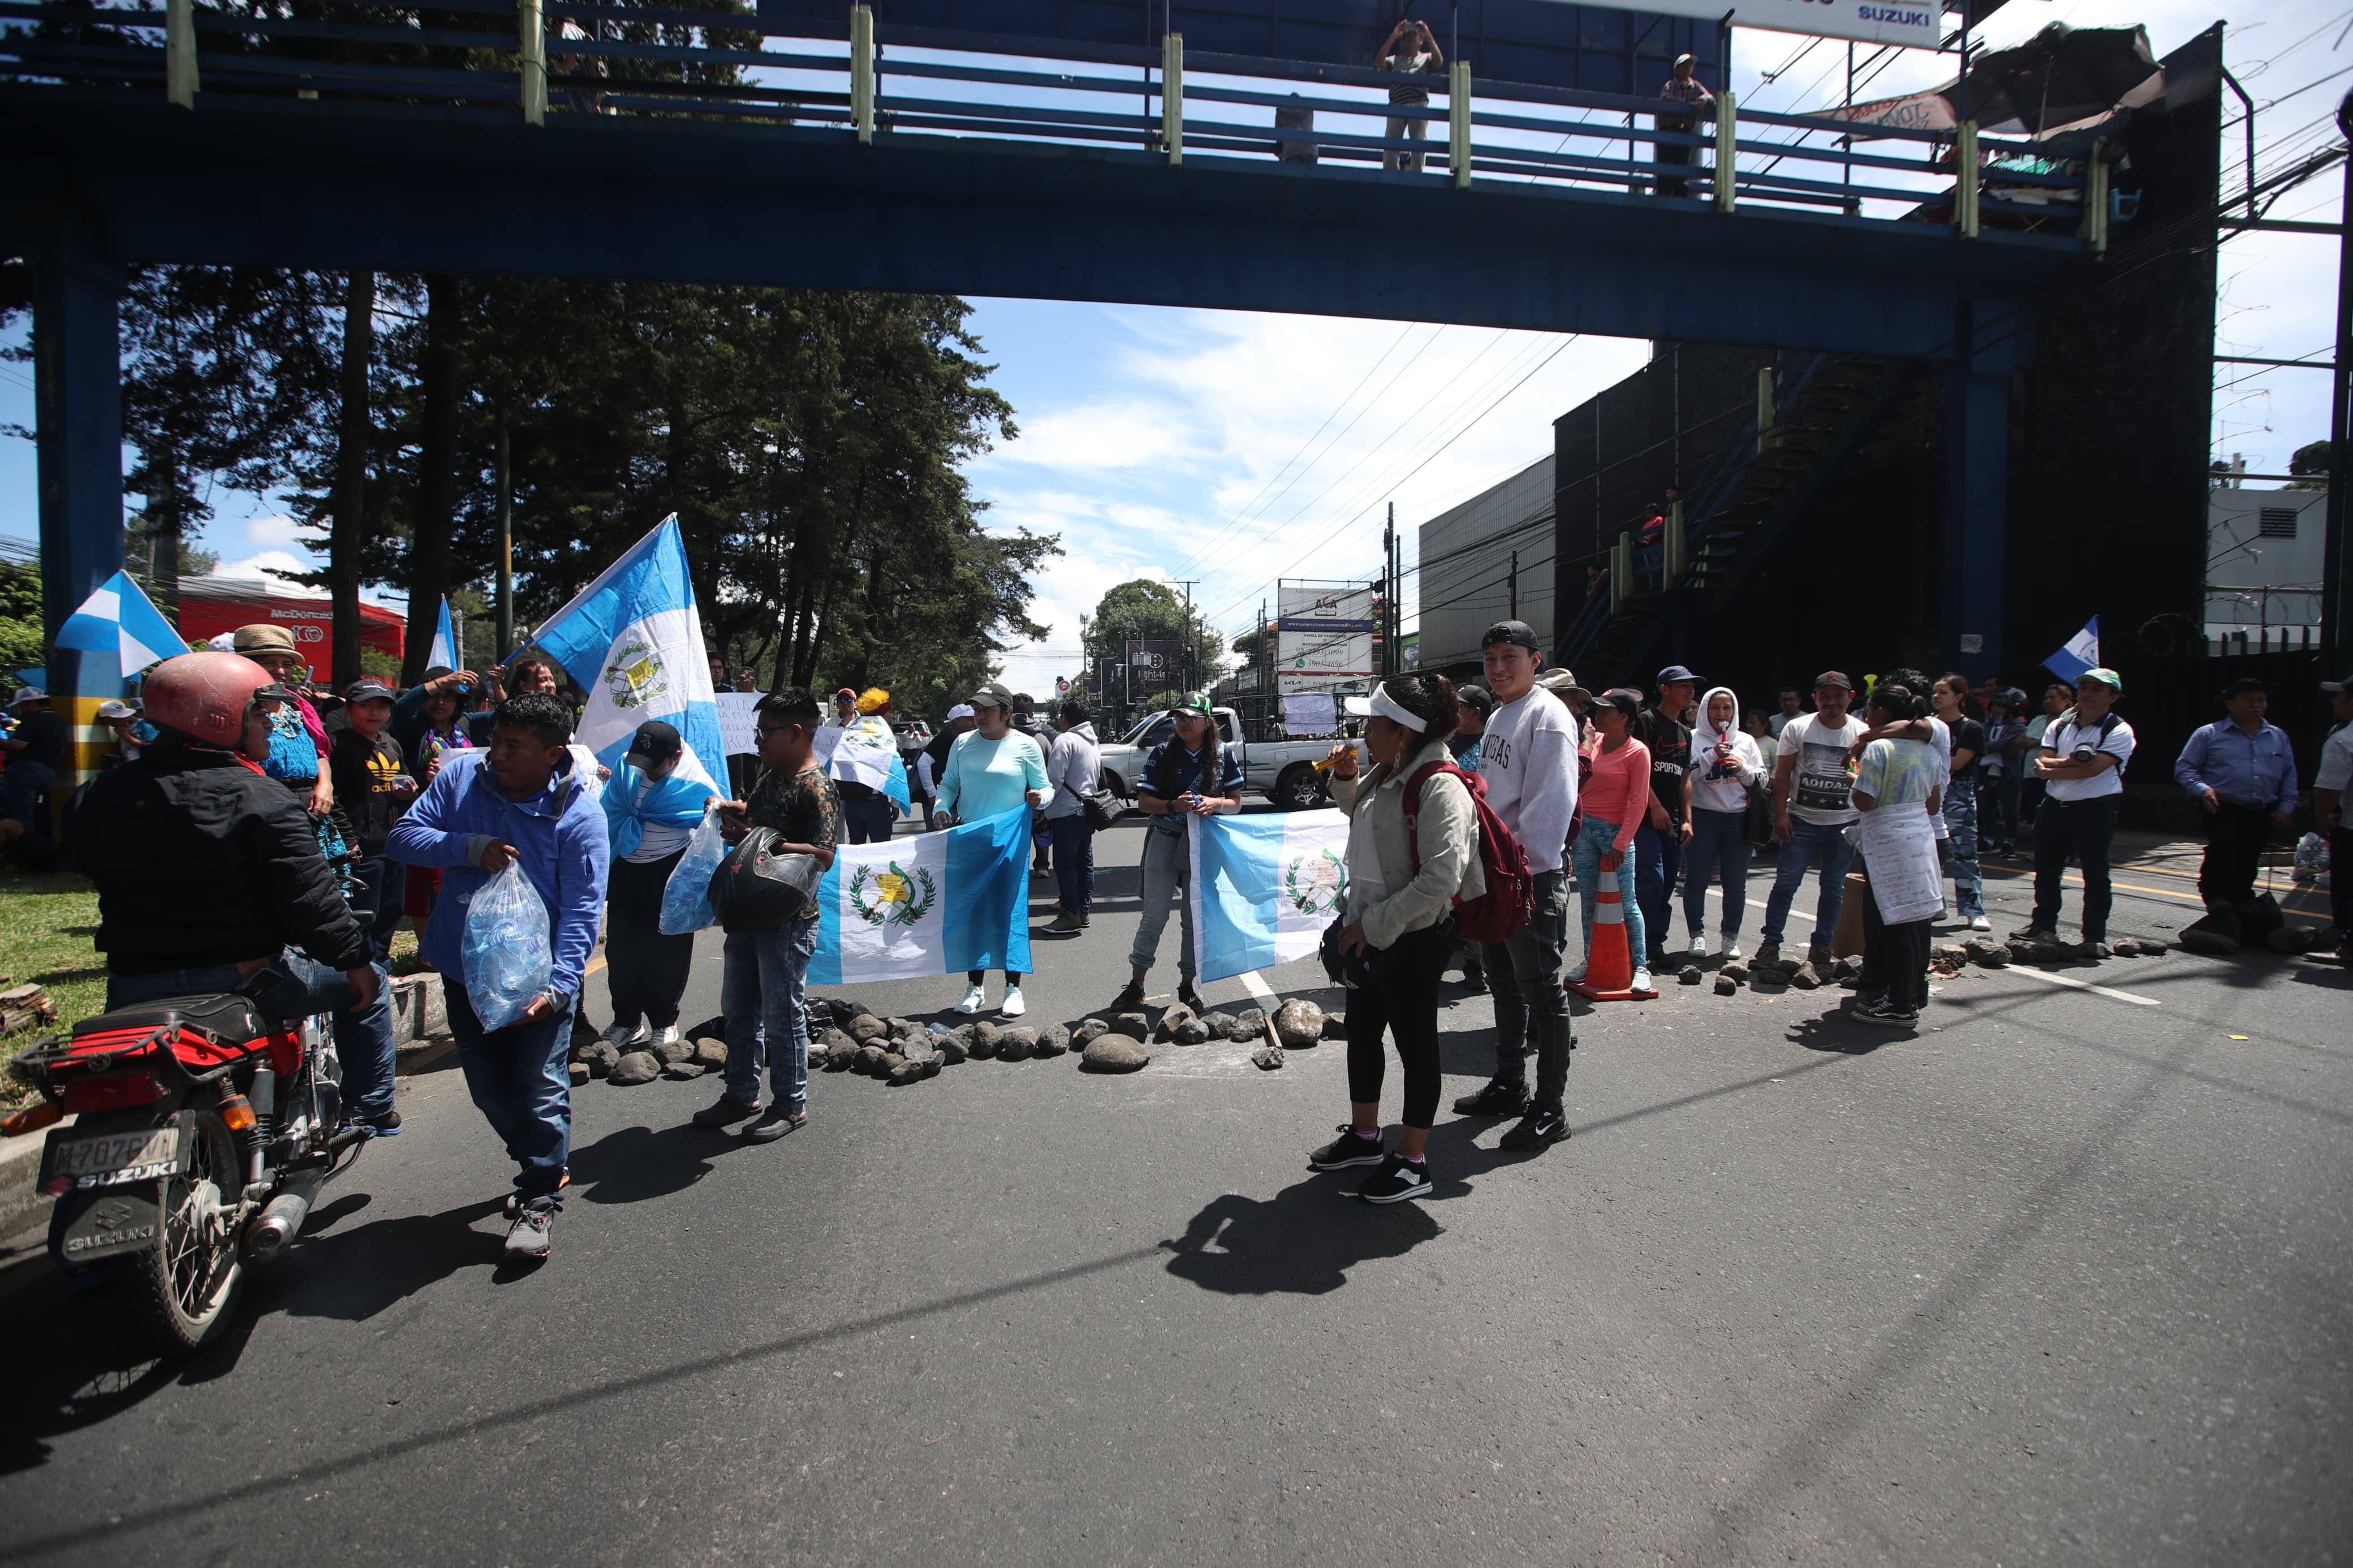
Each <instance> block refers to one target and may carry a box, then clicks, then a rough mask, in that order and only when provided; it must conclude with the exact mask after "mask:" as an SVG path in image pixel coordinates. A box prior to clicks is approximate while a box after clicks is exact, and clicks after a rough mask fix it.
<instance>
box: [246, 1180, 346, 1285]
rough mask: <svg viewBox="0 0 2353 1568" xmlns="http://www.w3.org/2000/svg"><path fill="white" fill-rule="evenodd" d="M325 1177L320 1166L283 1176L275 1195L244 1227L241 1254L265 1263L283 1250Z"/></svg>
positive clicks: (303, 1217) (296, 1229)
mask: <svg viewBox="0 0 2353 1568" xmlns="http://www.w3.org/2000/svg"><path fill="white" fill-rule="evenodd" d="M326 1179H327V1173H326V1171H325V1170H324V1169H323V1168H322V1169H319V1170H311V1171H300V1172H297V1173H294V1174H293V1175H290V1176H289V1177H287V1178H286V1184H285V1186H284V1188H283V1189H282V1190H281V1191H280V1193H279V1194H278V1195H277V1196H276V1197H274V1198H272V1199H270V1200H269V1206H268V1207H266V1208H264V1209H263V1210H262V1211H261V1214H260V1215H259V1217H258V1218H257V1219H255V1220H254V1222H253V1223H252V1224H251V1225H250V1226H248V1227H247V1228H246V1232H245V1256H246V1258H247V1260H248V1262H252V1263H268V1262H269V1261H271V1260H272V1259H273V1258H277V1257H278V1256H279V1255H280V1254H281V1253H283V1252H284V1251H285V1250H286V1248H287V1247H288V1245H289V1244H290V1243H291V1242H292V1241H293V1239H294V1237H295V1233H296V1232H298V1231H300V1230H301V1228H302V1222H303V1221H304V1220H306V1219H308V1218H309V1217H310V1215H311V1202H312V1200H314V1199H316V1198H317V1197H318V1195H319V1188H320V1187H321V1185H322V1184H324V1183H325V1182H326Z"/></svg>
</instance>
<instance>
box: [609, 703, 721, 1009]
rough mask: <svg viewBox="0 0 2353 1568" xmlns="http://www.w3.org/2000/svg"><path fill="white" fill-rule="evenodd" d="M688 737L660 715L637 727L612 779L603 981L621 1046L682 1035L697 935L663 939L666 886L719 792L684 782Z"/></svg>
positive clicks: (690, 780)
mask: <svg viewBox="0 0 2353 1568" xmlns="http://www.w3.org/2000/svg"><path fill="white" fill-rule="evenodd" d="M685 755H686V742H685V741H684V740H683V739H682V738H681V736H680V735H679V732H678V731H677V729H676V728H674V727H673V726H671V725H669V724H665V723H663V722H662V721H660V720H659V719H651V720H648V721H646V722H645V723H643V724H640V725H638V732H637V734H636V735H635V736H634V737H633V738H632V739H631V740H630V742H629V751H628V755H627V756H625V757H623V758H622V759H621V765H620V766H619V767H618V768H616V769H615V770H614V771H613V776H612V778H610V779H609V780H607V782H606V784H605V829H606V842H607V847H608V848H609V850H610V851H611V854H612V868H611V870H610V872H609V874H608V876H607V880H606V884H605V900H606V903H605V984H606V985H607V988H608V990H609V991H610V993H611V994H612V999H613V1022H612V1025H611V1026H610V1027H608V1028H607V1029H606V1031H605V1038H606V1040H607V1041H608V1042H609V1043H610V1044H611V1045H612V1046H613V1047H614V1048H616V1049H617V1050H623V1051H634V1050H640V1049H644V1048H646V1047H649V1046H651V1047H656V1048H659V1047H662V1046H667V1045H673V1044H675V1043H677V1040H678V1003H679V998H680V997H681V996H683V995H684V994H686V981H687V975H688V973H690V972H691V970H692V968H693V966H694V933H693V932H692V931H687V932H685V933H683V934H681V935H679V936H666V935H664V934H663V933H662V929H661V902H662V889H664V888H667V887H668V886H669V885H670V873H671V872H672V871H674V870H676V869H678V863H679V861H680V860H681V858H684V856H685V854H686V841H687V839H688V837H690V836H691V834H692V833H693V832H694V830H695V828H696V827H697V826H701V824H702V813H703V808H704V805H705V804H706V803H707V802H709V801H710V800H711V799H712V796H714V795H717V793H718V792H717V791H716V790H715V789H713V788H712V786H711V785H710V784H706V783H704V782H703V781H702V780H701V779H699V778H681V777H679V776H678V764H679V763H680V762H681V760H682V759H683V758H684V757H685Z"/></svg>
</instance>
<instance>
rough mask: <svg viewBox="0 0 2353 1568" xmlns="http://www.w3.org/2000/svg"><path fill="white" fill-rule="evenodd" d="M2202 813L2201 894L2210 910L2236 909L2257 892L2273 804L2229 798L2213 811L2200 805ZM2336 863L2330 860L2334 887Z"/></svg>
mask: <svg viewBox="0 0 2353 1568" xmlns="http://www.w3.org/2000/svg"><path fill="white" fill-rule="evenodd" d="M2199 814H2200V816H2204V817H2205V818H2206V855H2205V858H2204V859H2203V860H2201V861H2200V863H2199V867H2198V895H2199V897H2200V898H2202V899H2204V900H2206V907H2207V909H2209V910H2235V909H2237V908H2238V907H2239V906H2240V905H2241V904H2243V903H2245V902H2246V901H2247V900H2250V899H2252V898H2253V897H2254V896H2255V874H2256V873H2257V872H2258V871H2260V870H2262V869H2263V846H2264V845H2266V844H2268V843H2270V842H2271V837H2272V808H2271V807H2270V806H2268V805H2239V804H2238V803H2237V802H2235V801H2228V800H2226V801H2224V802H2222V803H2221V805H2220V806H2219V807H2218V808H2216V809H2215V810H2213V811H2207V810H2206V809H2205V808H2204V807H2202V806H2201V807H2200V810H2199ZM2336 864H2337V863H2336V861H2335V860H2334V859H2331V860H2330V862H2329V869H2330V872H2331V875H2330V877H2329V888H2330V890H2331V891H2334V890H2335V889H2336V886H2337V879H2336V877H2335V875H2334V873H2335V870H2336Z"/></svg>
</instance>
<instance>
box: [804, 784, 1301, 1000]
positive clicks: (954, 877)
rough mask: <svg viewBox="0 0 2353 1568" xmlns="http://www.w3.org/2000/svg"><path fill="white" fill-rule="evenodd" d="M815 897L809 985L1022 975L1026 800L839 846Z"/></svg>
mask: <svg viewBox="0 0 2353 1568" xmlns="http://www.w3.org/2000/svg"><path fill="white" fill-rule="evenodd" d="M1333 815H1335V816H1337V815H1338V814H1337V813H1336V812H1335V813H1334V814H1333ZM817 900H818V928H817V952H816V954H815V955H814V956H813V957H811V958H810V960H809V969H808V980H809V984H812V985H855V984H859V983H860V982H861V981H867V980H920V979H923V978H925V977H926V976H929V975H934V974H961V973H964V972H965V971H966V970H968V969H1002V970H1005V971H1007V972H1008V973H1014V974H1027V973H1029V807H1028V806H1026V805H1025V806H1020V807H1017V808H1016V809H1014V810H1012V811H1006V812H999V813H998V814H997V816H991V817H985V818H983V819H982V820H981V821H978V822H967V823H965V824H963V825H962V826H956V827H951V828H949V829H948V830H947V831H946V832H944V833H924V834H918V835H916V836H914V837H899V838H892V839H889V840H886V841H885V842H883V843H881V844H844V845H841V846H839V847H837V848H836V849H835V851H834V857H833V866H832V868H830V869H828V871H827V872H826V874H825V877H824V879H822V880H821V881H819V882H818V888H817Z"/></svg>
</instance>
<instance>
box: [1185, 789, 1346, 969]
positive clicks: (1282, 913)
mask: <svg viewBox="0 0 2353 1568" xmlns="http://www.w3.org/2000/svg"><path fill="white" fill-rule="evenodd" d="M1187 832H1188V833H1189V834H1190V835H1191V836H1192V840H1193V844H1192V856H1193V885H1192V888H1191V889H1190V891H1189V892H1187V895H1186V896H1187V898H1189V899H1191V900H1192V901H1193V940H1194V941H1195V942H1197V943H1198V944H1199V947H1200V952H1198V954H1196V955H1195V963H1197V964H1198V966H1199V973H1200V978H1202V979H1203V980H1225V979H1229V978H1230V977H1232V976H1234V975H1237V974H1240V973H1243V972H1244V971H1246V970H1252V969H1271V968H1273V967H1274V966H1275V965H1276V964H1278V963H1292V962H1293V960H1295V959H1302V958H1312V957H1314V953H1315V949H1316V944H1317V943H1318V942H1321V941H1322V940H1323V936H1324V928H1325V927H1326V926H1328V925H1330V924H1331V923H1332V917H1333V916H1335V915H1336V914H1338V913H1339V912H1340V910H1341V907H1342V906H1343V904H1344V903H1345V901H1346V900H1347V896H1348V817H1347V814H1346V813H1345V812H1340V811H1293V812H1286V813H1284V814H1282V816H1197V817H1194V818H1193V819H1192V823H1191V826H1189V827H1188V828H1187Z"/></svg>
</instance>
